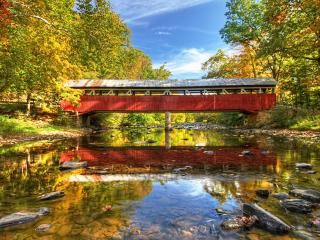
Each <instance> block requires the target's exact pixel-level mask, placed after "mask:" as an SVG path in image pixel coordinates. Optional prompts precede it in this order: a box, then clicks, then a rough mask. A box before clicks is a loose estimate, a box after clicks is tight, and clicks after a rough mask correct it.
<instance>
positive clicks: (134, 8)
mask: <svg viewBox="0 0 320 240" xmlns="http://www.w3.org/2000/svg"><path fill="white" fill-rule="evenodd" d="M212 1H213V0H170V1H168V0H153V1H150V0H149V1H147V0H111V5H112V7H113V9H114V10H115V11H116V12H118V13H119V14H120V15H121V16H122V17H123V18H124V20H125V21H126V22H134V21H135V20H138V19H142V18H145V17H149V16H154V15H159V14H163V13H166V12H172V11H177V10H181V9H185V8H189V7H193V6H197V5H200V4H203V3H208V2H212Z"/></svg>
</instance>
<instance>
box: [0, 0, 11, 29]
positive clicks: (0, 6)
mask: <svg viewBox="0 0 320 240" xmlns="http://www.w3.org/2000/svg"><path fill="white" fill-rule="evenodd" d="M9 7H10V3H9V2H8V1H7V0H0V28H2V27H5V26H7V25H9V24H10V23H11V16H12V13H11V12H10V10H9Z"/></svg>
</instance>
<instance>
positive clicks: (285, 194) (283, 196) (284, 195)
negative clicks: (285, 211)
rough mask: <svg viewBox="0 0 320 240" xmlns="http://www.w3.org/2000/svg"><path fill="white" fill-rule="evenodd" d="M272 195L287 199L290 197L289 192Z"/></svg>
mask: <svg viewBox="0 0 320 240" xmlns="http://www.w3.org/2000/svg"><path fill="white" fill-rule="evenodd" d="M271 196H272V197H274V198H276V199H279V200H285V199H288V198H289V194H288V193H274V194H272V195H271Z"/></svg>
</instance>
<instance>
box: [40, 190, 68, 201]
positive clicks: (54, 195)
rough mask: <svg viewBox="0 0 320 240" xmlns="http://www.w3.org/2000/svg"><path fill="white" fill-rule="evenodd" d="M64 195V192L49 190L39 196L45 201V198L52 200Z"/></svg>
mask: <svg viewBox="0 0 320 240" xmlns="http://www.w3.org/2000/svg"><path fill="white" fill-rule="evenodd" d="M63 196H64V192H62V191H59V192H51V193H47V194H43V195H41V196H40V197H39V200H40V201H47V200H52V199H56V198H61V197H63Z"/></svg>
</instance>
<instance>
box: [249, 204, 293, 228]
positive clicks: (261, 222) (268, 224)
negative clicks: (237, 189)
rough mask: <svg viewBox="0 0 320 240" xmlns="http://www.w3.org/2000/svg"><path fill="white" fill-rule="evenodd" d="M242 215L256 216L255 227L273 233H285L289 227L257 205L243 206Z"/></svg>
mask: <svg viewBox="0 0 320 240" xmlns="http://www.w3.org/2000/svg"><path fill="white" fill-rule="evenodd" d="M243 214H245V215H248V216H257V218H258V220H257V221H256V225H257V226H258V227H261V228H263V229H265V230H267V231H270V232H273V233H287V232H289V231H290V230H291V227H290V226H289V225H288V224H286V223H285V222H283V221H282V220H281V219H280V218H278V217H276V216H274V215H273V214H271V213H270V212H268V211H266V210H265V209H263V208H261V207H260V206H258V205H257V204H247V203H245V204H243Z"/></svg>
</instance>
